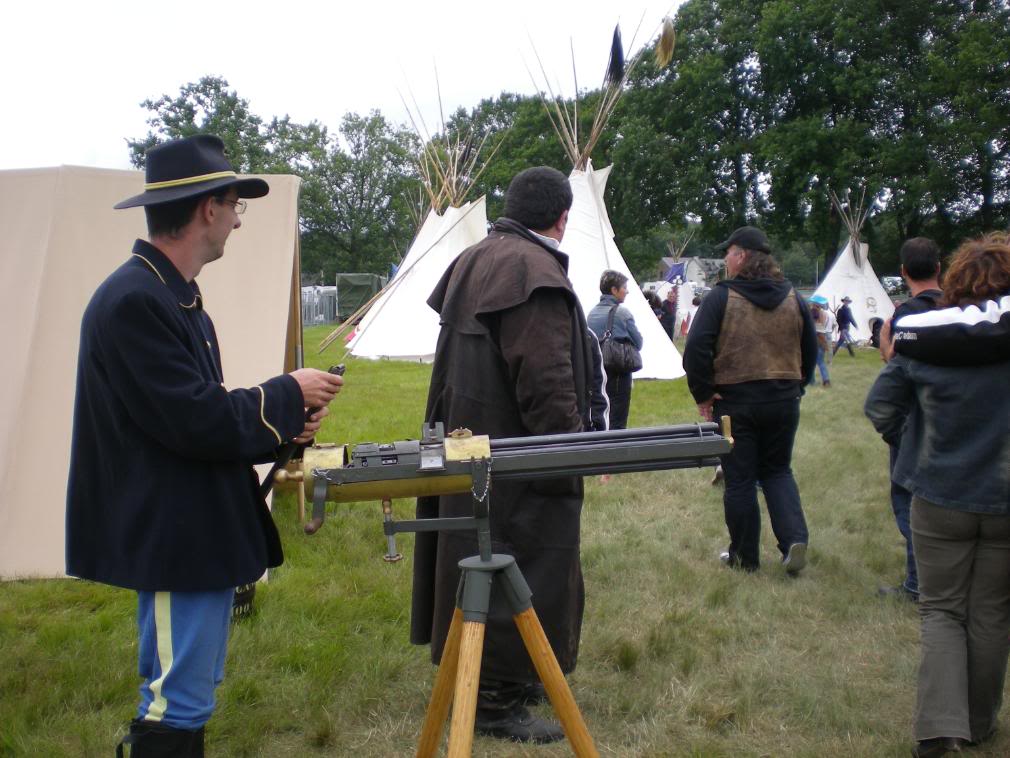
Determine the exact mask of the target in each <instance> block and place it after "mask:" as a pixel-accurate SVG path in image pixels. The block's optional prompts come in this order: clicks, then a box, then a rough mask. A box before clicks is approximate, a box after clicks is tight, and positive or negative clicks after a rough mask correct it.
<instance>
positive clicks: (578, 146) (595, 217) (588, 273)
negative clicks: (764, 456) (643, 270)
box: [541, 20, 684, 379]
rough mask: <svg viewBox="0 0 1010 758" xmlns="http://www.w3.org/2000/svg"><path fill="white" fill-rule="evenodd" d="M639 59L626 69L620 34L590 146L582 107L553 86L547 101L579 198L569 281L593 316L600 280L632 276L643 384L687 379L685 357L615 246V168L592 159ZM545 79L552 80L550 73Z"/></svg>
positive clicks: (667, 27) (666, 38)
mask: <svg viewBox="0 0 1010 758" xmlns="http://www.w3.org/2000/svg"><path fill="white" fill-rule="evenodd" d="M672 37H673V26H672V23H669V22H668V20H667V21H664V24H663V34H662V35H661V37H660V40H659V41H658V43H657V49H659V48H664V49H667V50H668V52H669V56H672V54H673V41H672ZM639 55H640V54H639ZM669 56H664V60H659V59H658V58H657V64H659V66H660V67H662V66H665V65H666V64H667V63H669V60H670V57H669ZM637 60H638V56H636V57H635V58H633V59H632V60H631V61H630V62H629V63H628V65H627V66H625V65H624V53H623V48H622V45H621V36H620V30H619V29H615V30H614V39H613V42H612V44H611V58H610V64H609V65H608V67H607V76H606V79H605V81H604V86H603V92H602V95H601V97H600V101H599V106H598V108H597V111H596V114H595V115H594V118H593V123H592V128H591V129H590V131H589V134H588V135H587V136H586V137H585V141H584V142H580V139H579V135H578V130H577V127H578V113H577V110H576V109H577V102H576V103H575V106H574V107H573V108H572V110H569V106H568V105H567V104H566V103H565V102H564V101H563V100H562V99H561V98H559V97H557V96H555V95H554V93H553V91H552V90H551V88H550V83H549V82H547V89H548V91H550V92H551V99H552V102H550V103H548V101H547V99H546V98H543V96H541V97H542V99H543V103H544V107H545V108H546V110H547V114H548V116H549V117H550V120H551V124H552V126H553V127H554V130H555V132H556V133H557V135H558V137H559V138H560V139H561V144H562V146H563V147H564V149H565V152H566V154H567V155H568V157H569V159H570V160H571V161H572V166H573V167H574V168H573V170H572V172H571V174H570V175H569V177H568V179H569V181H570V182H571V186H572V194H573V195H574V198H573V201H572V207H571V210H570V211H569V212H568V226H567V227H566V229H565V236H564V239H563V240H562V241H561V250H562V252H564V253H566V254H567V255H568V258H569V263H568V278H569V279H571V280H572V284H573V285H574V287H575V293H576V295H577V296H578V298H579V302H581V303H582V308H583V310H585V311H586V312H587V313H588V312H589V311H590V310H591V309H592V308H593V306H595V305H596V304H597V303H598V302H599V301H600V294H601V293H600V276H601V274H603V272H604V271H605V270H607V269H612V270H614V271H619V272H621V273H622V274H624V275H625V276H627V277H628V296H627V299H626V300H625V302H624V305H625V307H626V308H628V309H629V310H630V311H631V313H632V315H633V316H634V319H635V325H636V326H637V327H638V330H639V331H640V332H641V333H642V340H643V345H642V351H641V352H642V369H641V370H640V371H637V372H635V375H634V376H635V378H637V379H676V378H678V377H681V376H684V368H683V365H682V362H681V358H680V353H679V352H678V351H677V348H676V347H674V345H673V343H672V342H670V338H669V337H668V336H667V334H666V332H665V331H664V330H663V327H662V326H661V325H660V323H659V320H658V319H657V318H656V316H655V314H654V313H653V312H652V308H650V307H649V303H648V301H647V300H646V299H645V296H644V295H643V294H642V290H641V287H640V286H639V285H638V282H636V281H635V277H634V276H632V274H631V270H630V269H629V268H628V264H627V263H625V261H624V256H623V255H621V251H620V250H619V249H618V248H617V244H616V243H615V242H614V229H613V227H612V226H611V224H610V216H609V215H608V213H607V208H606V205H605V203H604V200H603V193H604V190H605V189H606V186H607V178H608V177H609V176H610V171H611V169H612V168H613V166H608V167H607V168H605V169H602V170H600V171H595V170H594V169H593V164H592V161H591V160H590V158H589V156H590V154H591V153H592V151H593V148H594V146H595V145H596V143H597V141H599V138H600V135H601V134H602V133H603V127H604V126H605V125H606V122H607V120H608V119H609V117H610V113H611V111H612V110H613V107H614V105H616V104H617V101H618V99H619V98H620V97H621V94H622V92H623V88H624V85H625V83H626V82H627V78H628V74H629V73H630V72H631V70H632V69H633V68H634V65H635V63H636V62H637ZM544 78H545V80H546V78H547V77H546V74H545V75H544ZM576 91H577V88H576Z"/></svg>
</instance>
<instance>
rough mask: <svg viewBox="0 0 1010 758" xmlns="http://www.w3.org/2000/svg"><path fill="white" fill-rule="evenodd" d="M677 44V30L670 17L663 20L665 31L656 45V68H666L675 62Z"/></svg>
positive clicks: (661, 33)
mask: <svg viewBox="0 0 1010 758" xmlns="http://www.w3.org/2000/svg"><path fill="white" fill-rule="evenodd" d="M676 44H677V30H676V29H674V27H673V21H671V20H670V18H669V17H667V18H664V19H663V31H662V32H660V35H659V41H658V42H657V43H656V68H666V66H668V65H669V63H670V61H671V60H673V48H674V46H675V45H676Z"/></svg>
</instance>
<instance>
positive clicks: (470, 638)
mask: <svg viewBox="0 0 1010 758" xmlns="http://www.w3.org/2000/svg"><path fill="white" fill-rule="evenodd" d="M483 648H484V624H482V623H481V622H480V621H464V622H463V639H462V641H461V642H460V646H459V671H458V672H457V673H456V695H455V698H454V702H453V706H452V724H451V725H450V727H449V753H448V758H469V756H470V749H471V748H472V746H473V722H474V720H475V719H476V717H477V687H478V684H479V683H480V659H481V655H482V654H483ZM555 665H557V664H555Z"/></svg>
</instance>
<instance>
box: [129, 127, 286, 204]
mask: <svg viewBox="0 0 1010 758" xmlns="http://www.w3.org/2000/svg"><path fill="white" fill-rule="evenodd" d="M231 186H234V187H235V189H236V190H238V196H239V197H248V198H253V197H263V196H264V195H265V194H267V193H268V192H269V191H270V185H268V184H267V183H266V182H265V181H263V180H262V179H242V178H240V177H239V175H238V174H236V173H235V169H234V168H232V165H231V164H230V163H229V162H228V159H227V158H225V157H224V142H222V141H221V139H220V137H215V136H214V135H212V134H197V135H194V136H192V137H186V138H185V139H176V140H172V141H170V142H165V143H163V144H161V145H156V146H155V147H152V148H151V149H150V150H148V151H147V168H146V171H145V175H144V192H143V193H141V194H140V195H134V196H133V197H131V198H127V199H126V200H123V201H122V202H120V203H116V204H115V205H114V206H113V207H114V208H135V207H137V206H138V205H157V204H158V203H170V202H172V201H173V200H181V199H182V198H184V197H192V196H193V195H201V194H203V193H205V192H212V191H214V190H219V189H223V188H225V187H231Z"/></svg>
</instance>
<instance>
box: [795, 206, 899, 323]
mask: <svg viewBox="0 0 1010 758" xmlns="http://www.w3.org/2000/svg"><path fill="white" fill-rule="evenodd" d="M864 196H865V193H864ZM831 200H832V202H833V203H834V204H835V207H836V209H837V210H838V212H839V213H840V214H841V216H842V221H843V223H844V224H845V227H846V230H847V231H848V234H849V236H848V239H847V240H846V242H845V245H844V246H843V247H842V249H841V251H840V252H839V253H838V255H837V256H836V257H835V262H834V263H832V264H831V268H830V269H828V273H827V274H825V276H824V279H823V280H822V281H821V283H820V285H819V286H818V287H817V289H816V290H815V292H814V294H815V295H820V296H822V297H824V298H825V299H826V300H827V301H828V304H829V305H830V306H831V309H832V310H837V309H838V308H839V306H841V305H842V298H843V297H848V298H850V299H851V300H852V302H851V303H850V304H849V308H850V309H851V310H852V316H853V318H855V320H856V326H855V327H854V328H852V329H851V330H850V332H849V333H850V334H851V335H852V338H853V339H855V340H856V341H858V342H863V341H868V340H869V339H870V334H871V331H870V321H871V320H873V319H874V318H880V319H883V320H884V321H887V320H889V319H890V318H891V316H893V315H894V304H893V303H892V302H891V298H890V297H888V295H887V292H885V291H884V286H883V285H882V284H881V283H880V279H879V278H878V277H877V274H876V273H875V272H874V270H873V266H872V265H870V256H869V246H868V245H867V244H866V243H865V242H862V241H861V240H860V238H859V232H860V229H861V228H862V226H863V223H864V222H865V220H866V217H867V215H869V209H864V208H863V204H862V201H860V202H859V204H858V205H857V206H856V207H855V208H852V207H851V206H850V207H849V208H848V210H847V209H846V208H844V207H843V205H842V203H841V202H839V200H838V198H837V197H836V196H835V195H834V194H832V197H831Z"/></svg>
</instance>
